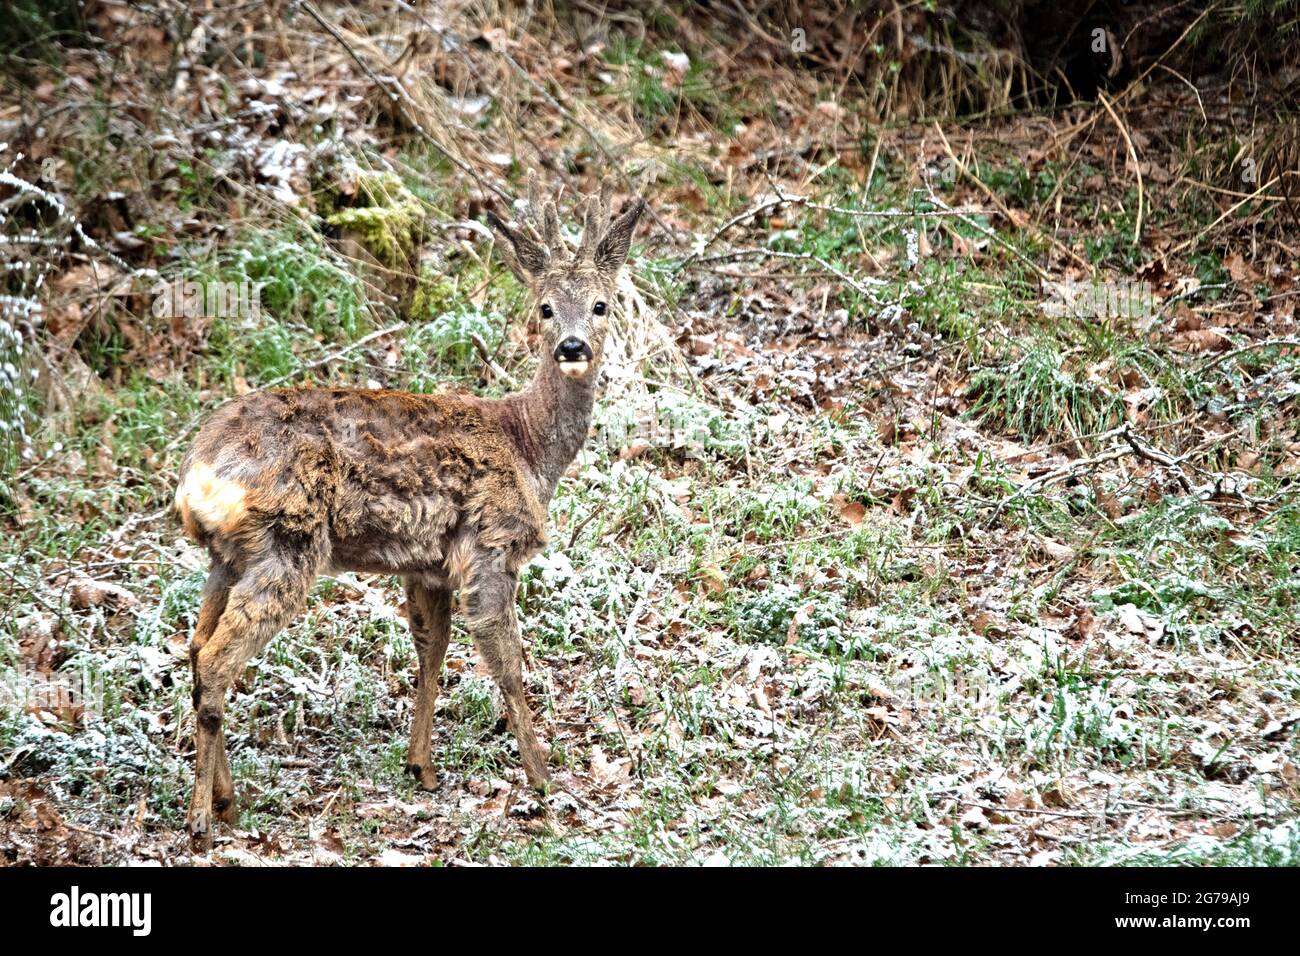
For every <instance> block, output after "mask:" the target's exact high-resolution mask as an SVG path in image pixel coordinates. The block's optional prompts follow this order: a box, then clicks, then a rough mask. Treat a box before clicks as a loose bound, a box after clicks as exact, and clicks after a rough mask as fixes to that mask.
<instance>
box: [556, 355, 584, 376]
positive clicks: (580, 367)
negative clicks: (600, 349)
mask: <svg viewBox="0 0 1300 956" xmlns="http://www.w3.org/2000/svg"><path fill="white" fill-rule="evenodd" d="M559 366H560V374H562V375H566V376H568V377H569V378H582V377H583V376H584V375H586V374H587V369H588V368H589V367H590V366H591V363H590V362H588V361H587V360H586V359H572V360H570V361H568V362H560V363H559Z"/></svg>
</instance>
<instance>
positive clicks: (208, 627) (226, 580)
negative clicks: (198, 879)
mask: <svg viewBox="0 0 1300 956" xmlns="http://www.w3.org/2000/svg"><path fill="white" fill-rule="evenodd" d="M238 580H239V575H238V574H236V573H235V571H234V569H233V568H231V566H230V565H229V564H227V563H225V562H224V561H222V560H221V559H220V558H214V559H213V562H212V570H211V571H210V572H209V573H208V580H207V583H206V584H204V586H203V604H202V605H201V606H200V608H199V620H198V623H197V624H196V625H195V626H194V636H193V638H192V639H191V640H190V671H191V673H192V674H193V677H194V710H195V713H197V712H198V709H199V697H200V696H201V692H200V688H201V687H202V682H201V681H200V680H199V651H201V650H203V645H205V644H207V643H208V641H209V640H211V639H212V635H213V634H214V633H215V632H216V630H217V623H218V622H219V621H220V620H221V615H222V613H223V612H224V611H225V610H226V601H227V599H228V598H229V597H230V589H231V588H232V587H233V586H234V584H235V582H236V581H238ZM218 744H219V746H218V748H217V757H216V773H215V776H214V779H213V783H212V809H213V811H214V812H215V813H216V815H217V818H218V819H220V820H222V821H223V822H225V823H233V822H234V818H235V785H234V781H233V780H232V779H231V776H230V764H229V763H228V762H227V760H226V746H225V740H224V738H218Z"/></svg>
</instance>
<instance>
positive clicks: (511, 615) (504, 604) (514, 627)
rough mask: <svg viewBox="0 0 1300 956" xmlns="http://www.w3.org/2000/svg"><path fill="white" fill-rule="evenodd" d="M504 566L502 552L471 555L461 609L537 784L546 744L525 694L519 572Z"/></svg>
mask: <svg viewBox="0 0 1300 956" xmlns="http://www.w3.org/2000/svg"><path fill="white" fill-rule="evenodd" d="M506 566H507V564H506V561H505V559H504V556H503V555H500V554H497V553H492V552H487V553H482V554H479V555H477V556H476V557H475V560H474V562H473V564H472V565H471V568H470V575H469V582H468V584H467V587H466V589H465V598H464V600H465V612H466V617H467V619H468V623H469V630H470V633H471V634H472V635H473V637H474V644H475V645H476V646H477V647H478V650H479V654H480V655H482V657H483V661H484V663H486V664H487V666H488V669H489V670H491V672H492V676H493V677H494V678H495V679H496V682H497V686H498V687H500V688H501V697H502V699H503V700H504V701H505V708H506V720H507V721H508V722H509V724H510V727H511V729H512V730H513V731H514V732H515V741H516V742H517V743H518V745H519V758H520V760H521V761H522V762H523V765H524V773H525V775H527V777H528V783H529V785H530V786H532V787H535V788H536V789H538V790H541V789H543V788H544V787H545V786H546V785H547V784H548V783H549V782H550V779H551V776H550V772H549V771H548V770H547V769H546V763H547V748H546V747H544V746H543V745H542V744H541V743H540V742H539V741H538V739H537V734H536V733H535V731H534V730H533V718H532V714H531V713H530V712H529V710H528V701H527V700H526V699H525V698H524V679H523V663H524V652H523V644H522V642H521V641H520V638H519V621H518V619H517V618H516V615H515V591H516V589H517V588H518V585H519V578H518V575H516V574H515V573H513V572H510V571H507V570H505V569H506Z"/></svg>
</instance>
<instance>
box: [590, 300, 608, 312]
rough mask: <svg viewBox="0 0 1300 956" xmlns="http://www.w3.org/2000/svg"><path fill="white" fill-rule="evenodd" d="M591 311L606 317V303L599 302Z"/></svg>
mask: <svg viewBox="0 0 1300 956" xmlns="http://www.w3.org/2000/svg"><path fill="white" fill-rule="evenodd" d="M591 311H592V312H595V313H596V314H597V315H604V314H605V303H604V302H597V303H596V304H595V305H593V306H592V307H591Z"/></svg>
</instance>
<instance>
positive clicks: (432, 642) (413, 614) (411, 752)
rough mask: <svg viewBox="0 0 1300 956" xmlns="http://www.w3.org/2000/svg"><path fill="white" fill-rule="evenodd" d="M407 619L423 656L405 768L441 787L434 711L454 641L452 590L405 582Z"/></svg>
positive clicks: (423, 782) (422, 780) (425, 782)
mask: <svg viewBox="0 0 1300 956" xmlns="http://www.w3.org/2000/svg"><path fill="white" fill-rule="evenodd" d="M406 611H407V620H408V621H409V622H410V625H411V637H412V638H413V639H414V641H415V652H416V654H417V656H418V657H419V658H420V682H419V684H418V685H417V686H416V692H415V714H414V716H412V718H411V744H410V746H409V747H408V748H407V751H406V769H407V772H408V773H410V774H411V775H412V776H413V777H415V779H416V780H418V781H420V786H421V787H423V788H424V789H425V790H433V789H436V788H437V786H438V771H437V770H435V769H434V768H433V762H432V758H431V756H430V751H431V749H432V748H431V744H432V738H433V710H434V707H435V706H436V705H437V703H438V678H439V676H440V675H441V674H442V659H443V657H444V656H445V655H446V653H447V644H448V642H449V641H450V640H451V591H450V590H448V589H447V588H445V587H429V586H426V585H424V584H421V583H419V582H418V581H416V580H413V579H409V578H408V579H407V581H406Z"/></svg>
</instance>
